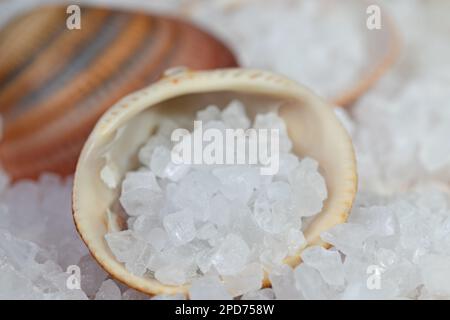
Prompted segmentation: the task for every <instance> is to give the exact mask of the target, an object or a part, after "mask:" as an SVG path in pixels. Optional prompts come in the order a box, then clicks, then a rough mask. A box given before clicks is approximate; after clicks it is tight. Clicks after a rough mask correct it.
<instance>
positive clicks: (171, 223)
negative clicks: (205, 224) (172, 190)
mask: <svg viewBox="0 0 450 320" xmlns="http://www.w3.org/2000/svg"><path fill="white" fill-rule="evenodd" d="M163 224H164V228H165V230H166V232H167V235H168V236H169V239H170V240H171V241H172V243H173V244H174V245H176V246H180V245H183V244H185V243H187V242H189V241H191V240H192V239H194V238H195V235H196V230H195V225H194V218H193V213H192V212H191V211H190V210H188V209H186V210H182V211H178V212H175V213H172V214H169V215H167V216H165V217H164V220H163Z"/></svg>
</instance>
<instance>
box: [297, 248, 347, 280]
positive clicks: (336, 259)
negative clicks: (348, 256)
mask: <svg viewBox="0 0 450 320" xmlns="http://www.w3.org/2000/svg"><path fill="white" fill-rule="evenodd" d="M301 257H302V260H303V262H304V263H305V264H306V265H307V266H310V267H312V268H314V269H316V270H317V271H319V273H320V275H321V276H322V278H323V279H324V280H325V282H326V283H328V284H330V285H334V286H343V285H344V282H345V279H344V267H343V265H342V260H341V256H340V254H339V252H337V251H332V250H326V249H325V248H323V247H319V246H314V247H310V248H307V249H305V250H304V251H303V252H302V255H301Z"/></svg>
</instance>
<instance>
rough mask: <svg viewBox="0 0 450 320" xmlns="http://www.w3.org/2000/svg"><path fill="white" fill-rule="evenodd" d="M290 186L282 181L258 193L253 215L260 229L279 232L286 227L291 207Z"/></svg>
mask: <svg viewBox="0 0 450 320" xmlns="http://www.w3.org/2000/svg"><path fill="white" fill-rule="evenodd" d="M291 197H292V195H291V188H290V186H289V185H288V184H287V183H285V182H282V181H277V182H273V183H271V184H269V185H268V186H267V189H266V192H261V193H259V194H258V196H257V198H256V200H255V203H254V207H253V217H254V219H255V221H256V223H257V224H258V225H259V227H260V228H261V229H263V230H264V231H266V232H269V233H280V232H282V231H283V230H285V229H286V228H287V225H288V223H289V216H290V214H291V211H292V209H293V206H292V202H291Z"/></svg>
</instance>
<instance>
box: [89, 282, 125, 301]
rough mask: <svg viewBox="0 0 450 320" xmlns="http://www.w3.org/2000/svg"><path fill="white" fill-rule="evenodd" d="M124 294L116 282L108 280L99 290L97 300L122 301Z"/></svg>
mask: <svg viewBox="0 0 450 320" xmlns="http://www.w3.org/2000/svg"><path fill="white" fill-rule="evenodd" d="M121 298H122V294H121V293H120V289H119V287H118V286H117V284H116V283H115V282H114V280H106V281H104V282H103V283H102V285H101V286H100V289H98V291H97V294H96V295H95V300H121Z"/></svg>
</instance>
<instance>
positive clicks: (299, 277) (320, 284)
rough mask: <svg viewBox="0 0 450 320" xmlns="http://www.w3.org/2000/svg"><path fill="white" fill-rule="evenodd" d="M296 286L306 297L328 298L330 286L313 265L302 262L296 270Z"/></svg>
mask: <svg viewBox="0 0 450 320" xmlns="http://www.w3.org/2000/svg"><path fill="white" fill-rule="evenodd" d="M294 274H295V283H296V287H297V289H298V290H300V292H301V293H302V295H303V296H304V297H305V298H306V299H310V300H324V299H328V298H329V295H328V292H327V291H328V290H327V289H328V288H327V285H326V284H325V283H324V281H323V279H322V277H321V276H320V274H319V272H318V271H317V270H315V269H313V268H312V267H310V266H308V265H305V264H300V265H299V266H298V267H297V268H295V270H294Z"/></svg>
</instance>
